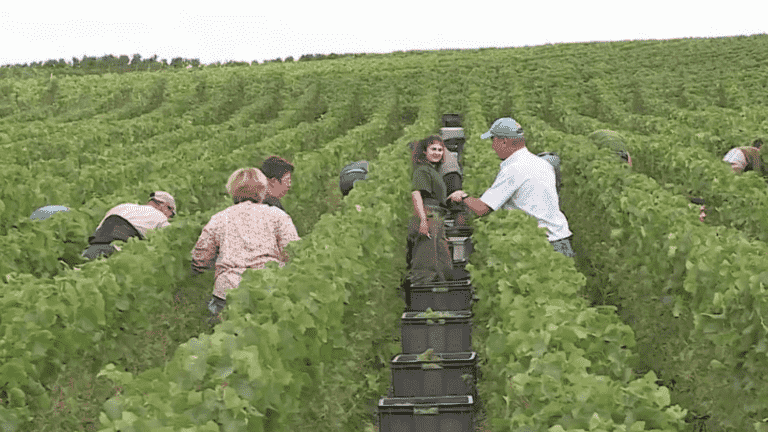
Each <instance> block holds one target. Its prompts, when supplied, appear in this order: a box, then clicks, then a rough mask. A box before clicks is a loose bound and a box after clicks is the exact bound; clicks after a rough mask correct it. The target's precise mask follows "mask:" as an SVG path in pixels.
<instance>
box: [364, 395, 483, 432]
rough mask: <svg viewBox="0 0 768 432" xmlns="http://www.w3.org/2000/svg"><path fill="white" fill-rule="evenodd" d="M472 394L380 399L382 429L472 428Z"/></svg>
mask: <svg viewBox="0 0 768 432" xmlns="http://www.w3.org/2000/svg"><path fill="white" fill-rule="evenodd" d="M474 430H475V421H474V399H473V398H472V396H437V397H417V398H381V399H379V432H471V431H474Z"/></svg>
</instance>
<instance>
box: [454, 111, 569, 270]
mask: <svg viewBox="0 0 768 432" xmlns="http://www.w3.org/2000/svg"><path fill="white" fill-rule="evenodd" d="M480 138H482V139H488V138H491V139H492V147H493V150H494V151H495V152H496V154H497V155H498V156H499V158H501V160H502V162H501V168H500V170H499V173H498V174H497V176H496V180H494V182H493V185H491V187H490V188H489V189H488V190H487V191H485V193H483V195H482V196H481V197H480V198H473V197H470V196H469V195H468V194H467V193H466V192H464V191H462V190H458V191H455V192H453V193H452V194H451V195H450V196H449V197H448V198H449V199H451V200H453V201H456V202H460V201H463V202H464V204H466V206H467V207H469V209H470V210H472V211H473V212H474V213H475V214H477V215H478V216H484V215H486V214H488V213H490V212H491V211H494V210H498V209H506V210H512V209H518V210H522V211H524V212H525V213H527V214H529V215H531V216H533V217H535V218H536V219H537V220H538V223H539V227H540V228H546V230H547V240H549V242H550V243H551V244H552V246H553V248H554V249H555V250H556V251H557V252H560V253H562V254H563V255H565V256H567V257H571V258H572V257H574V256H575V254H574V253H573V249H572V248H571V242H570V239H571V237H572V236H573V234H572V233H571V231H570V229H569V228H568V220H567V219H566V218H565V215H564V214H563V212H562V211H561V210H560V204H559V199H558V195H557V188H556V183H555V182H556V180H555V170H554V168H553V167H552V165H550V164H549V162H547V161H546V160H544V159H542V158H540V157H537V156H536V155H535V154H533V153H531V152H530V151H528V149H527V148H526V147H525V137H524V136H523V128H522V127H521V126H520V124H519V123H517V122H516V121H515V120H514V119H512V118H509V117H504V118H500V119H497V120H496V121H495V122H493V124H492V125H491V128H490V130H488V132H486V133H484V134H482V135H481V136H480Z"/></svg>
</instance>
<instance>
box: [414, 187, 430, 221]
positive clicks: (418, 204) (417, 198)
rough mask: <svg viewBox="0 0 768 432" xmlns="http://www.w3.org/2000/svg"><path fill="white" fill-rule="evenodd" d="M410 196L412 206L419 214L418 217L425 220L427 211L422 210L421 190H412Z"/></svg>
mask: <svg viewBox="0 0 768 432" xmlns="http://www.w3.org/2000/svg"><path fill="white" fill-rule="evenodd" d="M411 198H412V201H413V208H414V210H415V211H416V214H417V215H418V216H419V219H421V220H422V221H425V220H427V212H426V210H424V201H423V200H422V199H421V192H419V191H413V193H411Z"/></svg>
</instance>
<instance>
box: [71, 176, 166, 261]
mask: <svg viewBox="0 0 768 432" xmlns="http://www.w3.org/2000/svg"><path fill="white" fill-rule="evenodd" d="M175 215H176V200H174V199H173V196H171V194H169V193H168V192H163V191H157V192H152V193H151V194H150V195H149V201H148V202H147V203H146V204H144V205H140V204H120V205H118V206H115V207H113V208H112V209H110V210H109V211H108V212H107V214H106V215H105V216H104V219H102V221H101V223H100V224H99V226H98V227H96V231H95V232H94V233H93V235H92V236H91V237H90V238H89V239H88V243H89V244H90V246H89V247H88V249H86V250H85V251H84V252H83V255H82V256H84V257H85V258H88V259H96V258H98V257H99V256H101V255H104V256H109V255H111V254H112V253H113V252H115V251H116V250H120V249H118V248H117V247H116V246H113V245H112V244H111V243H112V242H113V241H115V240H122V241H127V240H128V239H129V238H131V237H139V238H140V239H142V240H143V239H144V238H145V237H146V235H147V232H148V231H149V230H152V229H156V228H163V227H167V226H169V225H170V224H169V223H168V219H170V218H172V217H173V216H175Z"/></svg>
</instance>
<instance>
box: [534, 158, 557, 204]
mask: <svg viewBox="0 0 768 432" xmlns="http://www.w3.org/2000/svg"><path fill="white" fill-rule="evenodd" d="M536 156H538V157H540V158H542V159H544V160H545V161H547V162H549V164H550V165H552V168H554V169H555V188H556V189H557V196H558V197H559V196H560V189H561V188H562V187H563V177H562V175H561V174H560V156H558V155H557V153H552V152H543V153H539V154H537V155H536Z"/></svg>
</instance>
